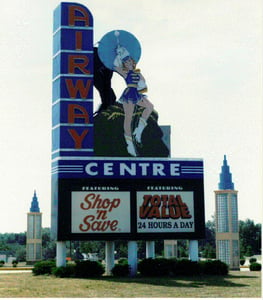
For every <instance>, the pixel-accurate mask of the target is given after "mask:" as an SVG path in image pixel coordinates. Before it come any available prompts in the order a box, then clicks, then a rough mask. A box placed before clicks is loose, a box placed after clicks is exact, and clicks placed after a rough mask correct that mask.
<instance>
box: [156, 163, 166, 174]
mask: <svg viewBox="0 0 263 300" xmlns="http://www.w3.org/2000/svg"><path fill="white" fill-rule="evenodd" d="M163 169H164V165H163V164H153V176H157V175H161V176H165V173H164V172H163Z"/></svg>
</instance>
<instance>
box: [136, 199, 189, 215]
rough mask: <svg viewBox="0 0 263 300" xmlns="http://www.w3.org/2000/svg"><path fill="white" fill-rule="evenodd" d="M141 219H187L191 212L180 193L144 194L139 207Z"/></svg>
mask: <svg viewBox="0 0 263 300" xmlns="http://www.w3.org/2000/svg"><path fill="white" fill-rule="evenodd" d="M139 216H140V218H141V219H146V218H148V219H153V218H156V219H161V218H163V219H168V218H172V219H179V218H182V219H189V218H191V217H192V216H191V214H190V212H189V209H188V206H187V205H186V204H185V203H184V202H183V201H182V198H181V196H180V195H176V197H175V196H174V195H169V196H168V195H161V196H159V195H153V196H152V195H144V197H143V203H142V205H141V206H140V207H139Z"/></svg>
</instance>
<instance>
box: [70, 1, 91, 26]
mask: <svg viewBox="0 0 263 300" xmlns="http://www.w3.org/2000/svg"><path fill="white" fill-rule="evenodd" d="M79 13H80V14H81V16H80V15H79ZM76 21H82V22H84V26H89V14H88V12H87V10H86V9H85V8H84V7H81V6H78V5H70V6H69V12H68V24H69V26H75V25H76Z"/></svg>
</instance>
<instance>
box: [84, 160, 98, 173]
mask: <svg viewBox="0 0 263 300" xmlns="http://www.w3.org/2000/svg"><path fill="white" fill-rule="evenodd" d="M93 167H96V171H95V170H94V171H92V170H91V168H93ZM97 168H98V163H96V162H93V163H89V164H87V165H86V167H85V171H86V173H87V174H88V175H91V176H96V175H98V171H97Z"/></svg>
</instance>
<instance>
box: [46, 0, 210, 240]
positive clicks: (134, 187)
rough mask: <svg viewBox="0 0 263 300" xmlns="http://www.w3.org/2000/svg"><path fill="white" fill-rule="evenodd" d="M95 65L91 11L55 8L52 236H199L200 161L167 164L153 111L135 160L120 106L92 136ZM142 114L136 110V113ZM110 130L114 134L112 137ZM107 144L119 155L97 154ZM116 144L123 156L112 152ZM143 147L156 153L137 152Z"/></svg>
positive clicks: (201, 225) (75, 7)
mask: <svg viewBox="0 0 263 300" xmlns="http://www.w3.org/2000/svg"><path fill="white" fill-rule="evenodd" d="M117 33H118V35H117ZM123 36H124V37H125V36H126V33H125V34H124V32H123V31H120V32H116V34H115V33H114V34H113V38H114V40H116V39H117V38H118V39H117V41H122V40H121V38H122V37H123ZM128 36H129V35H128ZM106 48H107V47H106ZM93 61H94V55H93V18H92V15H91V13H90V12H89V10H88V9H87V8H86V7H84V6H83V5H80V4H76V3H70V2H67V3H61V4H60V5H59V6H58V7H57V8H56V10H55V11H54V32H53V93H52V212H51V228H52V234H53V238H55V239H57V240H58V241H67V240H107V241H108V240H115V239H126V240H140V239H149V240H154V239H180V238H183V239H198V238H203V237H204V228H205V226H204V191H203V161H202V160H200V159H173V158H168V157H167V156H168V153H169V150H168V149H167V147H166V145H165V144H164V143H163V141H162V140H161V134H162V131H161V129H160V128H159V126H158V125H157V116H156V113H154V112H153V113H152V114H151V115H150V117H149V118H148V119H147V124H148V125H147V126H146V128H145V130H144V134H143V135H142V136H141V141H142V142H143V143H142V144H144V145H143V146H144V147H140V146H138V149H137V150H138V151H137V152H138V153H137V152H136V157H135V156H134V155H133V157H131V156H129V153H128V152H127V145H126V143H125V138H124V136H123V128H122V126H116V124H117V125H118V124H123V120H124V113H123V107H122V105H121V104H120V103H119V104H118V105H117V106H115V110H114V109H113V111H112V112H111V113H112V114H110V115H107V113H106V114H105V113H104V114H103V116H102V117H103V118H100V117H99V118H98V119H97V123H100V122H101V126H100V124H97V127H96V130H97V131H96V132H94V122H93V121H94V120H93V83H94V78H93V76H94V75H93V74H94V63H93ZM142 111H143V110H140V109H138V110H137V114H138V113H142ZM113 116H114V117H113ZM115 117H116V118H115ZM117 117H118V118H117ZM94 119H95V120H96V118H94ZM113 120H115V122H116V123H114V122H113ZM95 123H96V122H95ZM111 123H112V124H111ZM113 123H114V124H113ZM109 125H110V126H109ZM114 127H117V129H118V134H116V135H115V134H114V133H113V132H115V131H111V130H112V128H114ZM107 128H110V129H111V130H109V131H108V130H107ZM147 132H148V134H147ZM150 133H151V134H150ZM96 134H97V136H98V135H99V136H100V139H99V142H98V139H96V138H95V143H94V136H95V137H96ZM157 137H158V140H159V142H158V143H156V138H157ZM114 138H115V139H114ZM109 139H111V140H112V141H111V145H112V149H114V150H115V152H114V153H115V154H116V153H117V155H112V156H114V157H108V156H105V155H104V154H102V153H104V151H101V148H105V149H107V150H106V152H107V151H109V149H110V147H108V148H107V147H105V144H107V143H108V141H109ZM96 141H97V142H96ZM119 143H120V144H121V143H122V151H120V152H118V151H117V152H116V148H118V144H119ZM94 145H95V147H94ZM153 146H154V147H153ZM94 148H95V151H94ZM144 148H145V149H146V150H147V149H152V148H154V150H156V152H153V151H148V150H147V151H148V152H147V151H146V150H145V151H146V152H143V149H144ZM123 149H124V151H123ZM107 153H110V152H107ZM107 153H106V154H107ZM118 153H121V155H118ZM144 153H146V155H145V154H144ZM147 153H148V156H147ZM133 154H134V153H133ZM100 155H101V156H100ZM125 155H126V156H127V157H125ZM137 155H138V156H137ZM120 156H122V157H120Z"/></svg>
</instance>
